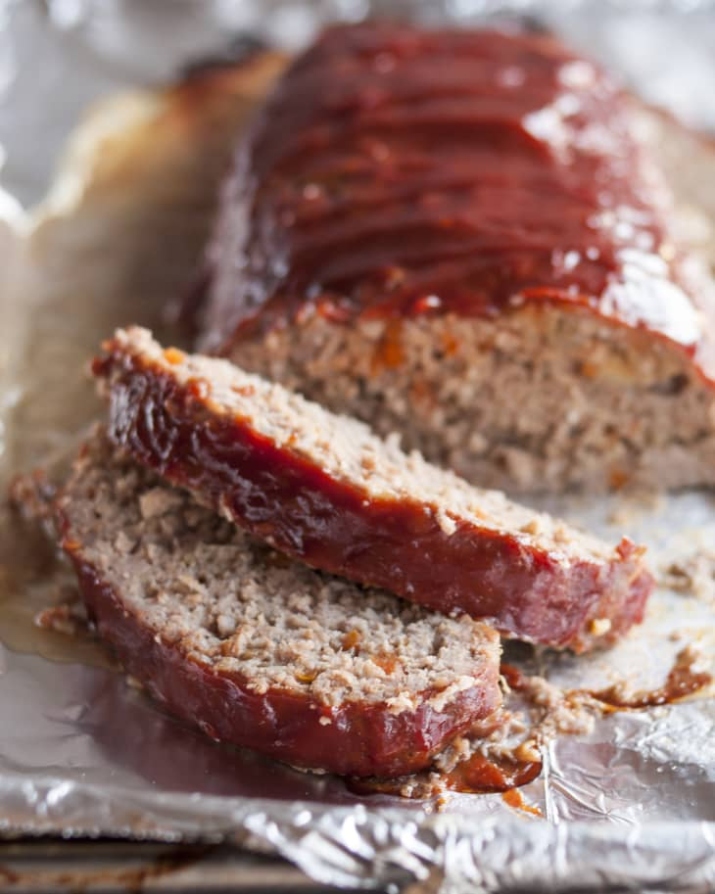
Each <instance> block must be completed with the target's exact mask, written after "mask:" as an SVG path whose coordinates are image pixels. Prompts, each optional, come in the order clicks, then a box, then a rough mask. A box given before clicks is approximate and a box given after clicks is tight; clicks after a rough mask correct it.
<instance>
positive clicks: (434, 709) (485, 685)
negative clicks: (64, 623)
mask: <svg viewBox="0 0 715 894" xmlns="http://www.w3.org/2000/svg"><path fill="white" fill-rule="evenodd" d="M58 515H59V518H60V526H61V530H62V534H63V538H64V539H63V547H64V549H65V551H66V552H67V553H68V555H69V556H70V558H71V559H72V561H73V562H74V565H75V567H76V569H77V572H78V575H79V580H80V585H81V590H82V594H83V597H84V599H85V601H86V603H87V605H88V608H89V610H90V614H91V615H92V617H93V618H94V619H95V620H96V623H97V625H98V629H99V633H100V635H101V636H102V637H103V638H105V639H106V640H108V642H109V643H111V644H112V645H113V646H114V647H115V649H116V650H117V652H118V654H119V657H120V659H121V660H122V661H123V663H124V664H125V666H126V668H127V669H128V670H129V672H130V673H132V674H133V675H134V676H135V677H136V678H137V679H139V680H140V681H141V682H143V683H144V684H145V685H146V686H147V688H148V689H149V691H151V692H152V693H153V694H154V695H155V696H157V697H158V698H160V699H161V700H163V701H164V702H166V703H167V705H168V706H169V708H170V709H171V710H172V711H173V712H174V713H177V714H179V715H180V716H182V717H184V718H185V719H188V720H190V721H192V722H193V723H196V724H198V725H199V726H201V727H202V728H203V729H204V730H206V731H208V732H210V733H211V734H212V735H214V737H215V738H218V739H222V740H225V741H229V742H233V743H235V744H238V745H246V746H248V747H252V748H256V749H257V750H260V751H263V752H265V753H267V754H270V755H272V756H274V757H278V758H280V759H282V760H285V761H287V762H289V763H293V764H296V765H298V766H303V767H313V768H319V769H324V770H333V771H335V772H339V773H346V774H356V775H367V774H373V773H374V774H378V775H393V774H394V775H399V774H401V773H404V772H409V771H411V770H412V769H416V768H417V767H420V766H423V765H425V764H426V763H427V762H428V761H429V758H430V756H431V755H432V754H433V753H434V752H435V751H436V750H438V749H439V748H441V747H442V746H443V745H445V744H446V742H447V741H449V739H450V738H451V737H453V736H454V735H456V734H457V733H459V732H461V731H464V730H466V729H468V728H469V727H470V726H471V725H472V724H473V723H474V722H475V721H477V720H481V719H483V718H485V717H487V716H488V715H490V714H491V713H492V712H493V711H494V710H495V709H496V708H497V707H498V706H499V704H500V700H501V699H500V694H499V686H498V677H499V651H500V650H499V641H498V636H497V634H496V633H495V632H494V631H492V630H491V629H490V628H488V627H486V626H485V625H483V624H480V623H478V622H475V621H472V620H471V619H469V618H467V617H462V618H460V619H452V618H445V617H443V616H440V615H436V614H432V613H429V612H427V611H425V610H424V609H421V608H419V607H417V606H415V605H411V604H410V603H408V602H402V601H401V600H400V599H397V598H396V597H394V596H391V595H389V594H387V593H384V592H381V591H378V590H365V589H362V588H361V587H358V586H356V585H355V584H352V583H349V582H348V581H345V580H340V579H338V578H334V577H330V576H328V575H323V574H320V573H318V572H316V571H312V570H310V569H309V568H307V567H306V566H304V565H302V564H297V563H295V562H292V561H290V560H288V559H286V558H285V557H284V556H282V555H281V554H278V553H275V552H274V551H273V550H271V549H270V548H268V547H266V546H265V545H263V544H261V543H259V542H258V541H255V540H253V539H251V538H250V537H249V536H248V535H246V534H244V533H243V532H241V531H239V530H238V529H237V528H236V527H235V526H234V525H232V524H229V523H228V522H227V521H225V520H223V519H221V518H220V517H218V516H216V515H215V514H214V513H213V512H211V511H210V510H207V509H205V508H202V507H201V506H199V505H197V504H196V503H195V502H194V501H193V500H192V499H191V498H190V497H189V495H188V494H187V493H186V492H183V491H180V490H175V489H173V488H171V487H170V486H169V485H167V484H166V483H164V482H163V481H161V480H160V479H158V478H157V477H156V476H155V475H153V474H151V473H149V472H147V471H145V470H142V469H141V468H140V467H138V466H136V465H135V464H134V463H132V462H131V461H129V460H128V459H126V458H124V457H123V456H122V455H121V454H118V453H115V452H113V451H112V449H111V448H110V447H109V446H108V445H107V444H106V443H105V441H104V440H103V439H102V438H99V439H97V440H95V441H93V442H92V443H90V444H89V445H88V447H86V448H85V451H84V454H83V455H82V457H81V458H80V459H79V460H78V462H77V463H76V465H75V468H74V472H73V475H72V477H71V479H70V481H69V482H68V484H67V485H66V487H65V489H64V493H63V495H62V497H61V498H60V500H59V503H58Z"/></svg>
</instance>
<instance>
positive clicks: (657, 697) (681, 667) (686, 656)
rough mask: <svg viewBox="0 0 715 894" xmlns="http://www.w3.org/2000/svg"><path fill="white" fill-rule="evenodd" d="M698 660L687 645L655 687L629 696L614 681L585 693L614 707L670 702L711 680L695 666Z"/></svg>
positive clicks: (655, 705)
mask: <svg viewBox="0 0 715 894" xmlns="http://www.w3.org/2000/svg"><path fill="white" fill-rule="evenodd" d="M699 660H700V656H699V655H698V653H697V651H696V650H695V649H694V648H693V647H692V646H686V647H685V648H684V649H681V651H680V652H678V654H677V656H676V659H675V664H674V665H673V667H672V668H671V669H670V672H669V674H668V676H667V678H666V680H665V683H664V684H663V685H662V686H659V687H658V688H656V689H650V690H649V689H645V690H638V691H636V692H634V693H632V694H630V695H629V694H628V692H627V691H626V688H625V686H624V685H623V683H616V684H614V685H613V686H609V687H608V688H606V689H600V690H596V691H594V692H589V693H588V694H589V695H590V696H592V697H593V698H595V699H596V700H597V701H600V702H603V704H604V705H607V706H609V707H611V708H616V709H635V708H653V707H657V706H658V705H670V704H673V703H674V702H678V701H680V700H681V699H684V698H687V697H688V696H690V695H695V694H696V693H697V692H700V690H702V689H704V688H705V687H706V686H709V685H710V684H711V683H712V682H713V677H712V674H711V673H710V672H709V671H707V670H697V669H696V668H697V664H698V661H699Z"/></svg>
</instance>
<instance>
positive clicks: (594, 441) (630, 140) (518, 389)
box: [200, 23, 715, 494]
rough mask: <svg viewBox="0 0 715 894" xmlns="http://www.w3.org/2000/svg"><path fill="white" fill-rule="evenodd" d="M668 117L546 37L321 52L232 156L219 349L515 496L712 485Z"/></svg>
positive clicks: (710, 308)
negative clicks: (662, 125) (662, 128)
mask: <svg viewBox="0 0 715 894" xmlns="http://www.w3.org/2000/svg"><path fill="white" fill-rule="evenodd" d="M652 117H653V116H652V115H651V114H650V113H649V112H648V111H647V110H646V109H645V108H644V107H643V105H642V104H641V103H639V102H637V101H636V100H635V98H634V97H632V96H630V95H629V94H628V93H627V92H626V91H624V90H623V89H622V87H621V86H620V85H619V83H618V82H617V81H616V80H615V79H614V78H612V77H611V76H609V75H608V74H607V73H606V72H604V71H603V70H602V69H600V68H599V66H597V65H595V64H594V63H592V62H591V61H589V60H588V59H584V58H582V57H580V56H579V55H578V54H576V53H574V52H572V51H570V50H569V49H568V48H566V47H564V46H563V45H561V44H560V43H559V42H558V41H557V40H555V39H554V38H551V37H548V36H543V35H529V34H514V33H498V32H493V31H468V30H449V29H444V30H431V29H430V30H422V29H420V28H419V27H416V26H411V25H404V24H387V23H364V24H359V25H353V26H344V27H336V28H332V29H330V30H328V31H327V32H326V33H325V34H324V35H322V36H321V37H320V38H319V39H318V41H317V42H316V43H315V45H314V46H313V47H312V48H310V49H309V50H308V51H307V52H306V53H304V54H303V55H301V56H300V57H298V58H297V59H296V60H295V61H294V63H293V65H292V66H291V68H290V69H289V70H288V71H287V72H286V74H285V75H284V76H283V77H282V78H281V79H280V81H279V83H278V85H277V87H276V88H275V90H274V91H273V92H272V94H271V95H270V96H269V97H268V99H267V101H266V103H265V105H264V107H263V109H262V111H261V112H260V114H258V115H257V117H256V120H255V122H254V126H253V127H252V128H251V130H250V132H249V133H248V134H247V135H246V137H245V139H243V140H242V142H241V145H240V146H239V148H238V152H237V155H236V160H235V168H234V172H233V174H232V176H231V177H230V178H229V180H228V181H227V184H226V188H225V190H224V194H223V201H222V207H221V211H220V214H219V219H218V222H217V226H216V229H215V235H214V238H213V240H212V243H211V245H210V247H209V250H208V255H207V257H208V264H209V267H210V279H211V283H210V288H209V290H208V300H207V303H206V308H205V313H204V336H203V340H202V341H201V344H200V346H201V348H202V349H203V350H211V351H216V352H220V353H223V354H225V355H227V356H230V357H231V358H233V359H235V360H236V361H237V362H238V363H240V364H241V366H242V367H243V368H244V369H248V370H251V371H253V372H258V373H260V374H262V375H265V376H267V377H268V378H270V379H272V380H275V381H280V382H282V383H283V384H285V385H287V386H288V387H291V388H296V389H298V390H300V391H301V392H302V393H303V394H305V395H306V396H307V397H309V398H311V399H313V400H316V401H318V402H319V403H321V404H323V405H324V406H327V407H329V408H331V409H333V410H335V411H337V412H345V413H349V414H350V415H354V416H357V417H358V418H361V419H364V420H365V421H367V422H369V423H370V424H371V425H372V426H373V427H374V428H375V429H376V430H377V431H378V432H380V433H381V434H385V435H386V434H388V433H389V432H391V431H395V430H396V431H400V432H401V433H402V434H403V437H404V443H405V445H406V447H407V448H408V449H412V448H416V449H419V450H420V451H421V452H422V453H423V454H424V455H425V456H426V457H427V458H428V459H429V460H431V461H434V462H437V463H439V464H440V465H444V466H448V467H450V468H453V469H454V470H455V471H457V472H458V473H459V474H461V475H463V476H464V477H466V478H468V479H469V480H471V481H474V482H476V483H478V484H480V485H482V486H488V487H499V488H502V489H504V490H506V491H507V492H509V493H512V494H513V493H524V492H527V491H546V492H555V491H559V490H563V489H565V488H581V489H586V490H597V489H604V488H611V487H615V488H618V487H622V486H623V485H632V486H648V487H653V486H654V487H656V488H664V487H681V486H689V485H696V484H703V483H705V484H711V485H712V484H715V384H714V383H715V296H714V293H713V284H712V281H711V279H710V278H709V276H707V275H706V274H705V272H704V270H703V269H702V266H701V265H700V264H699V262H698V260H696V258H694V257H693V256H692V255H691V254H690V253H689V251H688V250H687V247H686V246H685V245H684V244H683V240H682V239H681V238H680V235H679V232H678V228H677V226H676V225H675V224H676V223H677V221H678V218H679V214H678V209H677V208H676V205H675V201H674V197H673V194H672V192H671V190H670V188H669V186H668V184H666V182H665V178H664V176H663V174H662V172H661V170H660V169H659V167H658V165H657V163H656V160H657V157H658V151H659V149H660V147H659V146H655V147H653V146H650V145H649V144H648V138H649V137H650V134H651V133H652V128H649V127H648V124H649V123H650V119H651V118H652ZM646 131H648V133H647V134H646ZM661 142H666V143H667V140H666V141H661ZM711 155H712V152H711ZM679 167H680V168H681V169H682V168H688V165H687V164H685V163H684V159H683V158H682V157H681V159H680V163H679ZM700 176H701V177H702V174H701V175H700Z"/></svg>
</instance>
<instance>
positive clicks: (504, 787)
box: [444, 752, 542, 795]
mask: <svg viewBox="0 0 715 894" xmlns="http://www.w3.org/2000/svg"><path fill="white" fill-rule="evenodd" d="M541 767H542V763H541V761H520V760H518V759H517V758H516V757H512V756H511V755H508V756H504V757H501V758H490V757H485V756H484V755H483V754H480V753H479V752H477V753H476V754H473V755H472V756H471V757H470V758H468V759H467V760H465V761H462V762H461V763H459V764H457V766H456V767H454V769H452V770H450V771H449V772H448V773H446V774H445V777H444V781H445V786H446V788H448V789H449V790H450V791H454V792H462V793H464V794H473V795H482V794H490V793H494V792H508V791H512V790H514V789H517V788H520V787H521V786H522V785H527V784H528V783H529V782H533V781H534V779H536V778H537V776H538V775H539V774H540V773H541Z"/></svg>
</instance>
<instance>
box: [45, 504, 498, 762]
mask: <svg viewBox="0 0 715 894" xmlns="http://www.w3.org/2000/svg"><path fill="white" fill-rule="evenodd" d="M62 524H63V528H64V534H65V539H64V542H63V549H64V550H65V552H66V553H67V555H68V556H69V557H70V559H71V560H72V562H73V564H74V566H75V570H76V572H77V576H78V579H79V585H80V590H81V593H82V597H83V599H84V602H85V604H86V605H87V609H88V612H89V614H90V617H91V618H92V619H93V620H94V622H95V623H96V625H97V629H98V632H99V635H100V636H101V637H102V639H104V640H106V641H107V642H108V643H109V644H110V645H111V646H112V647H113V648H114V650H115V651H116V653H117V655H118V657H119V659H120V661H121V662H122V664H123V665H124V667H125V669H126V670H127V671H128V673H130V674H131V675H133V676H134V677H136V678H137V679H138V680H139V681H140V682H142V683H143V684H144V685H145V686H146V688H147V690H148V692H149V693H150V694H151V695H152V696H153V697H154V698H155V699H157V700H158V701H160V702H162V703H163V704H164V705H165V706H166V708H167V709H168V710H169V711H170V712H171V713H172V714H174V715H176V716H177V717H180V718H181V719H182V720H186V721H189V722H190V723H192V724H194V725H196V726H198V727H199V728H200V729H201V730H202V731H203V732H204V733H206V734H207V735H209V736H211V738H213V739H217V740H220V741H222V742H228V743H230V744H233V745H240V746H244V747H247V748H253V749H255V750H256V751H260V752H262V753H263V754H267V755H269V756H271V757H274V758H277V759H278V760H282V761H285V762H287V763H289V764H293V765H294V766H298V767H304V768H309V769H310V768H314V769H320V770H326V771H328V772H332V773H338V774H341V775H354V776H373V775H377V776H385V777H390V776H401V775H404V774H406V773H413V772H415V771H417V770H420V769H423V768H424V767H425V766H427V765H428V764H429V762H430V759H431V758H432V756H433V755H434V754H436V753H437V752H438V751H440V750H441V749H442V748H444V747H445V745H447V744H448V742H449V741H451V740H452V739H453V738H454V737H455V736H456V735H459V734H461V733H463V732H464V731H466V730H467V729H469V728H470V727H471V726H472V725H473V724H474V723H475V722H476V721H478V720H481V719H483V718H485V717H487V716H488V715H489V714H491V713H493V712H494V711H495V710H496V709H497V708H498V707H499V705H500V703H501V695H500V692H499V684H498V676H499V667H498V662H497V661H494V662H485V664H484V666H482V667H480V668H477V669H475V676H476V675H477V674H478V675H479V676H478V683H475V685H474V686H473V687H471V688H470V689H466V690H464V691H463V692H460V693H458V694H457V695H456V696H455V698H454V700H453V701H452V702H451V703H450V704H449V705H447V706H446V707H445V709H444V710H443V711H436V710H435V709H434V708H432V707H430V706H429V705H428V704H427V701H428V699H429V698H430V697H431V696H432V695H434V694H435V693H434V692H432V691H428V692H425V693H423V697H424V699H423V704H422V705H421V706H420V707H419V708H418V709H417V710H416V711H404V712H402V713H399V714H394V713H391V712H390V710H389V709H388V708H387V706H386V705H384V704H379V703H378V704H366V703H363V702H344V703H343V704H341V705H339V706H337V707H329V706H327V705H324V704H322V703H320V702H318V701H317V700H314V699H311V698H308V697H302V696H300V695H297V694H296V693H294V692H289V691H285V690H281V689H277V688H274V689H269V690H268V691H267V692H266V693H265V694H261V695H257V694H256V693H255V692H252V691H251V690H250V689H249V687H248V685H247V683H248V681H247V680H246V679H245V678H243V677H242V676H241V675H239V674H236V673H227V672H217V671H214V670H212V669H211V668H210V667H206V666H204V665H202V664H200V663H199V662H197V661H196V660H194V659H192V658H191V657H190V656H189V655H188V654H187V653H186V651H185V650H182V648H181V646H180V645H175V644H171V643H168V642H164V641H163V639H162V637H161V635H160V634H159V633H157V631H156V630H155V629H153V628H151V627H148V626H147V625H146V624H145V623H144V622H143V621H142V619H141V618H140V617H138V616H137V615H136V614H135V613H133V612H132V611H131V609H129V608H127V607H126V606H125V605H124V604H123V602H122V598H121V594H119V593H118V592H116V591H115V589H114V588H113V587H112V585H111V584H110V583H108V582H107V581H106V580H105V579H103V576H102V573H101V572H100V571H99V570H98V569H97V568H95V567H94V566H93V565H92V563H91V562H90V561H88V560H87V559H86V558H85V557H84V556H83V552H82V546H81V544H80V543H78V542H76V541H74V540H72V531H71V526H70V525H69V523H68V521H67V519H66V517H65V518H64V520H63V523H62ZM321 717H322V718H326V717H327V718H330V720H331V723H329V724H327V725H323V724H321V723H320V719H321Z"/></svg>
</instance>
